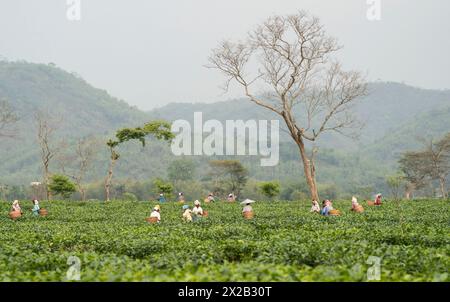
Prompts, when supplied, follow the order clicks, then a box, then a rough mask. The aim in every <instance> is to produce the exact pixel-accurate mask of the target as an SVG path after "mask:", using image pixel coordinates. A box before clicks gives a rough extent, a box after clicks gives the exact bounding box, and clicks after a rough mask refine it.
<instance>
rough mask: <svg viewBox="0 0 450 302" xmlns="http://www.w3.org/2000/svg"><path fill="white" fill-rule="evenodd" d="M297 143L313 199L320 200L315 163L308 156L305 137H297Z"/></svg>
mask: <svg viewBox="0 0 450 302" xmlns="http://www.w3.org/2000/svg"><path fill="white" fill-rule="evenodd" d="M296 143H297V145H298V148H299V150H300V158H301V160H302V162H303V170H304V173H305V178H306V183H307V185H308V187H309V191H310V193H311V198H312V199H313V200H317V201H319V193H318V192H317V185H316V179H315V169H314V163H313V162H312V161H311V160H310V159H309V158H308V155H307V152H306V149H305V144H304V142H303V139H301V138H299V139H297V140H296Z"/></svg>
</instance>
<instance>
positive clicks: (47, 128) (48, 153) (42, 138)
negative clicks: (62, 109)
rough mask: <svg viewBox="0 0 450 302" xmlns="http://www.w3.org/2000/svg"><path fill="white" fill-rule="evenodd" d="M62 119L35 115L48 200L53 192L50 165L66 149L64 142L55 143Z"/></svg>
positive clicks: (39, 112) (37, 113) (40, 114)
mask: <svg viewBox="0 0 450 302" xmlns="http://www.w3.org/2000/svg"><path fill="white" fill-rule="evenodd" d="M61 120H62V119H60V118H55V117H52V116H51V115H50V114H49V113H48V112H45V113H44V112H42V111H38V112H36V113H35V121H36V124H37V139H38V142H39V146H40V148H41V161H42V168H43V178H44V179H43V184H44V186H45V191H46V197H47V200H50V199H51V192H50V190H49V188H48V184H49V179H50V163H51V161H52V159H53V158H54V157H55V156H56V155H57V154H59V153H60V152H61V151H62V150H63V149H64V148H65V143H64V141H60V142H58V143H55V141H54V140H55V138H54V134H55V131H56V130H57V129H58V128H59V126H60V123H61Z"/></svg>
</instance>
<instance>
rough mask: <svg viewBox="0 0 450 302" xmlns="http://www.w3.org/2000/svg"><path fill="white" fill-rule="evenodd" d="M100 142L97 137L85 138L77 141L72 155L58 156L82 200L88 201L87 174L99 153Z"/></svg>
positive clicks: (61, 166) (61, 167) (62, 169)
mask: <svg viewBox="0 0 450 302" xmlns="http://www.w3.org/2000/svg"><path fill="white" fill-rule="evenodd" d="M99 147H100V145H99V140H98V139H97V138H95V137H90V136H89V137H84V138H80V139H78V140H77V142H76V144H75V146H74V149H73V150H71V151H72V152H70V154H67V153H64V154H61V155H59V156H58V163H59V166H60V169H61V171H62V172H63V174H65V175H66V176H68V177H70V178H72V179H73V181H74V182H75V184H76V186H77V189H78V192H79V193H80V196H81V199H82V200H83V201H85V200H86V186H85V183H84V181H85V178H86V174H87V172H88V170H89V168H90V167H91V165H92V163H93V161H94V160H95V157H96V156H97V154H98V151H99Z"/></svg>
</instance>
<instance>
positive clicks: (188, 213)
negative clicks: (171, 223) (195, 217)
mask: <svg viewBox="0 0 450 302" xmlns="http://www.w3.org/2000/svg"><path fill="white" fill-rule="evenodd" d="M183 220H184V222H192V210H191V209H190V207H189V205H187V204H185V205H184V206H183Z"/></svg>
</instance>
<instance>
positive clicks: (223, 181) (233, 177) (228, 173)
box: [209, 160, 248, 196]
mask: <svg viewBox="0 0 450 302" xmlns="http://www.w3.org/2000/svg"><path fill="white" fill-rule="evenodd" d="M209 166H210V168H211V170H210V172H209V176H210V177H211V178H212V181H213V189H214V191H215V192H218V193H222V194H223V193H229V192H234V194H236V195H237V196H239V195H240V192H241V190H242V188H243V187H244V186H245V184H246V183H247V180H248V171H247V169H246V168H245V167H244V166H243V165H242V164H241V162H240V161H238V160H212V161H210V162H209ZM224 190H227V191H226V192H225V191H224Z"/></svg>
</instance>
